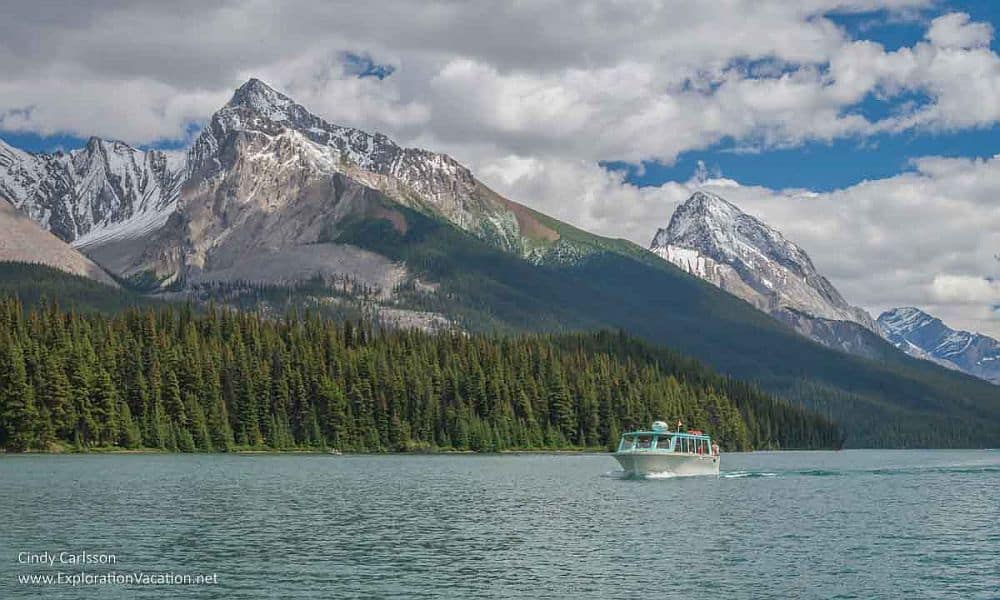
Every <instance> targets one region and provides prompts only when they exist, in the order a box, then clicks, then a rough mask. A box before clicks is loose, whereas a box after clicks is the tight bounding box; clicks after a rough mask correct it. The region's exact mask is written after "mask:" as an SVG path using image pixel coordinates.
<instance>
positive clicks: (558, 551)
mask: <svg viewBox="0 0 1000 600" xmlns="http://www.w3.org/2000/svg"><path fill="white" fill-rule="evenodd" d="M722 468H723V473H722V475H721V476H719V477H689V478H677V479H663V480H642V481H637V480H630V479H623V478H621V477H620V476H619V472H618V469H617V464H616V463H615V461H614V460H613V459H612V458H611V457H610V456H609V455H441V456H328V455H74V456H6V457H0V598H5V599H6V598H74V599H75V598H631V597H635V596H636V595H641V596H642V597H655V598H678V597H690V598H717V599H728V598H962V599H966V598H983V599H995V598H1000V452H996V451H861V450H858V451H844V452H786V453H753V454H725V455H723V464H722ZM63 552H65V553H68V554H66V555H62V553H63ZM84 552H87V553H91V554H93V555H105V556H108V555H113V556H114V557H115V560H116V564H114V565H90V566H83V567H81V566H74V565H73V564H66V563H62V562H60V556H61V555H62V556H63V557H64V558H65V557H68V556H69V555H79V554H81V553H84ZM23 553H30V554H32V555H35V556H38V555H43V553H49V554H50V555H52V556H55V557H56V559H55V560H56V564H55V565H47V564H26V563H25V562H24V560H26V559H27V555H25V554H23ZM43 556H44V555H43ZM81 571H85V572H86V573H88V574H89V575H90V576H96V575H100V574H104V573H108V572H112V571H113V572H115V573H117V574H119V575H121V574H125V573H130V574H131V573H136V572H142V573H145V574H147V575H149V574H154V575H155V574H162V573H171V574H181V575H184V574H186V575H192V576H193V575H195V574H215V576H216V580H217V583H214V584H204V583H201V584H197V583H191V584H167V583H162V584H145V585H139V584H129V583H120V582H111V583H86V584H80V585H76V586H73V585H71V584H70V583H65V582H63V583H58V584H57V583H53V584H51V585H49V584H44V583H22V582H21V581H19V577H21V578H23V577H25V576H31V575H36V576H44V575H50V576H53V577H54V576H56V575H57V573H59V572H62V573H63V574H64V576H67V577H68V576H72V575H74V574H78V573H80V572H81Z"/></svg>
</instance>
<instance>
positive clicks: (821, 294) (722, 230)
mask: <svg viewBox="0 0 1000 600" xmlns="http://www.w3.org/2000/svg"><path fill="white" fill-rule="evenodd" d="M650 250H651V251H652V252H653V253H654V254H657V255H658V256H660V257H662V258H664V259H665V260H667V261H669V262H670V263H672V264H674V265H676V266H677V267H679V268H681V269H683V270H685V271H687V272H688V273H691V274H692V275H695V276H697V277H700V278H702V279H704V280H705V281H708V282H709V283H711V284H713V285H716V286H718V287H720V288H722V289H723V290H726V291H727V292H729V293H731V294H733V295H735V296H737V297H739V298H742V299H743V300H746V301H747V302H749V303H750V304H752V305H753V306H755V307H757V308H758V309H759V310H762V311H764V312H766V313H768V314H770V315H772V316H774V317H776V318H777V319H779V320H781V321H783V322H785V323H787V324H788V325H790V326H791V327H792V328H793V329H795V330H796V331H798V332H800V333H802V334H803V335H805V336H807V337H809V338H811V339H814V340H816V341H818V342H820V343H822V344H824V345H826V346H829V347H831V348H836V349H839V350H843V351H847V352H851V353H853V354H859V355H862V356H867V357H870V358H873V357H876V356H878V355H879V354H881V351H882V349H881V348H880V347H879V346H880V342H879V340H878V339H877V336H876V335H875V334H876V332H877V331H878V329H877V327H876V325H875V321H874V320H873V319H872V318H871V316H870V315H869V314H868V313H867V312H865V311H864V310H863V309H860V308H857V307H855V306H851V305H850V304H848V303H847V301H846V300H844V297H843V296H841V295H840V292H838V291H837V289H836V288H835V287H834V286H833V284H831V283H830V281H829V280H827V279H826V277H823V276H822V275H820V274H819V272H818V271H817V270H816V267H815V266H813V263H812V260H811V259H810V258H809V255H807V254H806V252H805V251H804V250H803V249H802V248H800V247H799V246H797V245H796V244H795V243H793V242H791V241H789V240H787V239H785V237H784V236H783V235H782V234H781V233H780V232H779V231H777V230H776V229H773V228H771V227H769V226H768V225H766V224H765V223H763V222H762V221H760V220H759V219H757V218H755V217H753V216H751V215H748V214H746V213H744V212H743V211H741V210H740V209H739V208H737V207H736V206H735V205H734V204H732V203H730V202H728V201H726V200H725V199H723V198H721V197H720V196H717V195H715V194H711V193H708V192H704V191H699V192H695V193H694V194H693V195H692V196H691V197H690V198H688V200H687V201H685V202H684V203H683V204H681V205H680V206H678V207H677V209H676V210H675V211H674V214H673V217H671V219H670V224H669V225H668V226H667V227H666V228H664V229H659V230H658V231H657V232H656V236H655V237H654V238H653V242H652V244H651V245H650Z"/></svg>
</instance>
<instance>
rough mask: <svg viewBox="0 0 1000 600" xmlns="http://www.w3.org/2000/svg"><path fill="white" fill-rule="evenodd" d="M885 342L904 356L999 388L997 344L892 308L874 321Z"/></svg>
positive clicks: (910, 310) (910, 311)
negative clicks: (947, 368) (945, 367)
mask: <svg viewBox="0 0 1000 600" xmlns="http://www.w3.org/2000/svg"><path fill="white" fill-rule="evenodd" d="M878 323H879V326H880V327H881V328H882V331H883V332H884V334H885V336H886V339H888V340H889V341H890V342H892V343H893V344H895V345H896V347H898V348H900V349H901V350H903V351H904V352H907V353H909V354H911V355H913V356H916V357H918V358H924V359H926V360H930V361H933V362H936V363H939V364H942V365H944V366H947V367H949V368H952V369H956V370H959V371H962V372H964V373H968V374H970V375H973V376H975V377H979V378H981V379H985V380H986V381H990V382H992V383H995V384H1000V341H997V340H996V339H994V338H991V337H989V336H986V335H983V334H981V333H972V332H969V331H961V330H955V329H952V328H950V327H948V326H947V325H945V324H944V322H943V321H942V320H941V319H939V318H937V317H934V316H933V315H930V314H928V313H926V312H924V311H922V310H920V309H919V308H916V307H912V306H907V307H899V308H893V309H890V310H887V311H885V312H883V313H882V314H881V315H879V317H878Z"/></svg>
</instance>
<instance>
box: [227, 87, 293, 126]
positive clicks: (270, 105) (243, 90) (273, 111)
mask: <svg viewBox="0 0 1000 600" xmlns="http://www.w3.org/2000/svg"><path fill="white" fill-rule="evenodd" d="M226 106H227V107H234V108H235V107H246V108H249V109H251V110H253V111H254V112H256V113H258V114H261V115H265V116H267V117H268V118H270V119H273V120H275V121H282V120H287V119H288V118H289V109H290V108H291V107H293V106H296V104H295V101H294V100H292V99H291V98H289V97H288V96H286V95H284V94H282V93H281V92H279V91H277V90H275V89H274V88H272V87H271V86H269V85H267V84H266V83H264V82H263V81H261V80H260V79H257V78H251V79H249V80H248V81H247V82H246V83H244V84H243V85H241V86H240V87H238V88H237V89H236V91H235V92H233V97H232V98H231V99H230V100H229V102H228V103H227V104H226Z"/></svg>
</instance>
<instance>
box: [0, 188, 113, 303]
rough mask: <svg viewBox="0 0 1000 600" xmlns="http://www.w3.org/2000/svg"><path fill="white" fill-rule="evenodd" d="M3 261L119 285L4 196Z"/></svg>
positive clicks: (0, 203)
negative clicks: (27, 264)
mask: <svg viewBox="0 0 1000 600" xmlns="http://www.w3.org/2000/svg"><path fill="white" fill-rule="evenodd" d="M0 232H2V234H0V263H9V262H21V263H33V264H39V265H48V266H50V267H53V268H56V269H59V270H61V271H65V272H67V273H72V274H74V275H80V276H83V277H88V278H90V279H93V280H95V281H99V282H101V283H104V284H107V285H110V286H114V287H117V285H118V284H117V283H115V281H114V279H112V278H111V276H109V275H108V274H107V273H105V272H104V270H103V269H101V267H99V266H97V265H96V264H94V262H93V261H91V260H90V259H89V258H87V257H86V256H84V255H82V254H80V253H79V252H77V251H76V250H74V249H73V248H71V247H70V246H69V245H68V244H66V242H64V241H62V240H60V239H59V238H57V237H56V236H54V235H52V234H51V233H49V232H48V231H45V230H44V229H42V228H41V227H39V226H38V224H36V223H35V222H34V221H32V220H31V219H30V218H28V216H27V215H24V214H22V213H21V212H20V211H18V210H17V209H16V208H14V207H13V206H11V205H10V203H9V202H7V201H6V200H3V199H2V198H0Z"/></svg>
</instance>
